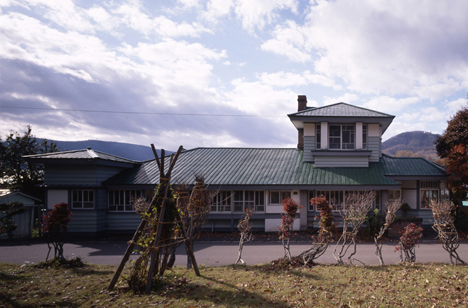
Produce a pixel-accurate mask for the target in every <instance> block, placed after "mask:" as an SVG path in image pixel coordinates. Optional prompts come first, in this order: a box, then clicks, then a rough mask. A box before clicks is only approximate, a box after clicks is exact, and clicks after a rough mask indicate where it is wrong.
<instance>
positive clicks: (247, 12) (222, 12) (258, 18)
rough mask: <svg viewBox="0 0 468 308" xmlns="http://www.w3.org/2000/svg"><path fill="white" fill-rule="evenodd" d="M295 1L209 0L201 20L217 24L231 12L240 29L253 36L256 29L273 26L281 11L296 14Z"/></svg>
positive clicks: (296, 4) (296, 3)
mask: <svg viewBox="0 0 468 308" xmlns="http://www.w3.org/2000/svg"><path fill="white" fill-rule="evenodd" d="M297 6H298V2H297V1H296V0H269V1H263V0H209V1H208V3H207V5H206V11H204V12H202V13H201V15H202V16H203V18H204V19H205V20H207V21H209V22H211V23H217V22H218V20H219V19H220V18H222V17H224V16H227V15H230V14H231V13H232V12H233V13H234V14H235V16H236V17H237V19H238V20H240V22H241V23H242V27H243V28H244V29H246V30H247V31H248V32H249V33H251V34H254V32H255V30H256V29H259V30H263V28H264V27H265V26H266V25H270V24H273V23H274V22H275V21H276V20H278V19H279V18H280V16H281V15H280V12H281V11H290V12H292V13H294V14H297V13H298V11H297Z"/></svg>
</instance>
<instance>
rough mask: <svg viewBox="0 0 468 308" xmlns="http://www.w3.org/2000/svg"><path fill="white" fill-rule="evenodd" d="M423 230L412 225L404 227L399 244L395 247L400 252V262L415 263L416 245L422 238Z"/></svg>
mask: <svg viewBox="0 0 468 308" xmlns="http://www.w3.org/2000/svg"><path fill="white" fill-rule="evenodd" d="M422 232H423V228H422V227H420V226H417V225H415V224H413V223H411V224H409V225H408V226H406V227H405V231H404V232H403V235H402V236H401V237H400V242H399V243H398V245H397V246H396V247H395V250H396V251H400V262H416V244H417V243H418V241H419V240H420V239H421V237H422Z"/></svg>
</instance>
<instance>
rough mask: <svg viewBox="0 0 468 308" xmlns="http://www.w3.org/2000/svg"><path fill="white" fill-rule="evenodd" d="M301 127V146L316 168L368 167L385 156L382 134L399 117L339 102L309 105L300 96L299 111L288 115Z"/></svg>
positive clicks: (307, 159) (307, 158)
mask: <svg viewBox="0 0 468 308" xmlns="http://www.w3.org/2000/svg"><path fill="white" fill-rule="evenodd" d="M288 117H289V119H290V120H291V122H292V123H293V124H294V126H295V127H296V128H297V130H298V136H299V140H298V148H300V149H303V150H304V161H305V162H311V163H314V164H315V167H368V166H369V162H378V161H379V160H380V158H381V157H382V134H383V133H384V132H385V131H386V130H387V128H388V127H389V126H390V124H391V123H392V121H393V119H394V118H395V116H392V115H389V114H385V113H382V112H378V111H374V110H370V109H366V108H362V107H357V106H353V105H350V104H347V103H336V104H332V105H328V106H323V107H307V98H306V96H305V95H299V97H298V112H296V113H292V114H289V115H288Z"/></svg>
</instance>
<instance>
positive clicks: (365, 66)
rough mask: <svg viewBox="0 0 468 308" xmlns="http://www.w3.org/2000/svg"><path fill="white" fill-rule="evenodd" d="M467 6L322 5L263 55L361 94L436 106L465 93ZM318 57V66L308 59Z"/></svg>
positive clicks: (286, 29)
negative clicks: (306, 67)
mask: <svg viewBox="0 0 468 308" xmlns="http://www.w3.org/2000/svg"><path fill="white" fill-rule="evenodd" d="M467 10H468V2H466V1H456V3H454V2H450V3H446V2H440V1H437V2H436V1H428V2H425V3H421V2H419V1H405V2H388V1H343V0H337V1H330V2H325V1H318V3H317V4H316V5H312V6H310V11H308V13H307V18H306V20H305V21H304V23H303V24H301V25H297V24H296V23H295V22H292V21H288V22H286V23H284V24H283V25H280V26H277V27H276V28H275V30H274V31H273V32H272V38H271V39H270V40H268V41H267V42H266V43H265V44H264V45H263V46H262V48H264V50H268V51H271V52H275V53H277V54H280V55H284V56H286V57H287V58H288V59H289V60H291V61H296V62H307V61H313V67H314V70H315V72H316V73H318V74H323V75H325V76H327V77H330V78H335V79H340V80H343V81H344V82H345V84H347V87H348V89H349V90H352V91H356V92H359V93H362V94H378V95H381V94H385V95H399V94H405V95H413V96H414V95H417V96H418V97H420V98H428V99H431V100H432V101H435V100H437V99H439V98H441V97H444V96H445V95H448V94H449V93H453V92H454V91H458V90H460V89H462V88H463V87H466V86H467V83H468V79H467V78H466V76H468V74H467V73H468V62H467V57H466V52H465V51H466V46H468V20H467V19H466V18H465V17H464V13H462V12H466V11H467ZM310 57H312V59H310Z"/></svg>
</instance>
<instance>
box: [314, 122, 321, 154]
mask: <svg viewBox="0 0 468 308" xmlns="http://www.w3.org/2000/svg"><path fill="white" fill-rule="evenodd" d="M315 138H317V140H316V141H315V142H316V144H317V150H320V149H321V148H322V127H321V126H320V124H317V129H316V133H315Z"/></svg>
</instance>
